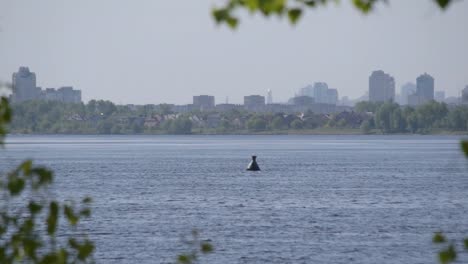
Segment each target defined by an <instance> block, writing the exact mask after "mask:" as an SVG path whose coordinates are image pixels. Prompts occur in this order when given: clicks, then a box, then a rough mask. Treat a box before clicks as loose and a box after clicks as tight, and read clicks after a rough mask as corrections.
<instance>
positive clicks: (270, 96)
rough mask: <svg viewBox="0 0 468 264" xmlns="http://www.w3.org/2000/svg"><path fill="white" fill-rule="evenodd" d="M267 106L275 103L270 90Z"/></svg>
mask: <svg viewBox="0 0 468 264" xmlns="http://www.w3.org/2000/svg"><path fill="white" fill-rule="evenodd" d="M266 103H267V104H272V103H273V93H272V91H271V90H270V89H268V91H267V102H266Z"/></svg>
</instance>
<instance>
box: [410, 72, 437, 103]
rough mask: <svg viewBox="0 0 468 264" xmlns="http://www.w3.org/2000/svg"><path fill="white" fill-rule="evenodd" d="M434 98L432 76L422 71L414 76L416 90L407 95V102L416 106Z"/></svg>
mask: <svg viewBox="0 0 468 264" xmlns="http://www.w3.org/2000/svg"><path fill="white" fill-rule="evenodd" d="M432 100H434V78H432V76H430V75H429V74H427V73H424V74H422V75H420V76H418V78H416V92H415V93H414V94H412V95H410V96H408V104H409V105H411V106H418V105H422V104H425V103H428V102H430V101H432Z"/></svg>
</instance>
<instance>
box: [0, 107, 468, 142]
mask: <svg viewBox="0 0 468 264" xmlns="http://www.w3.org/2000/svg"><path fill="white" fill-rule="evenodd" d="M12 108H13V113H14V115H13V117H14V118H13V120H12V123H11V124H10V127H9V132H10V133H11V134H336V135H338V134H467V133H468V105H454V106H452V105H447V104H445V103H439V102H436V101H431V102H429V103H427V104H424V105H421V106H418V107H410V106H400V105H398V104H396V103H393V102H385V103H371V102H359V103H357V104H356V105H355V107H354V109H353V110H352V111H343V112H340V113H331V114H321V113H314V112H312V111H306V112H303V113H258V112H257V113H255V112H248V111H240V110H230V111H225V112H215V111H209V112H201V111H193V112H189V113H174V112H171V111H170V108H169V107H167V105H141V106H129V105H116V104H114V103H112V102H110V101H103V100H99V101H96V100H91V101H90V102H88V103H87V104H84V103H78V104H73V103H61V102H50V101H49V102H47V101H27V102H22V103H17V104H13V105H12Z"/></svg>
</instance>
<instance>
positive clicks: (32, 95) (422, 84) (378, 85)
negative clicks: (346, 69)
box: [11, 67, 468, 113]
mask: <svg viewBox="0 0 468 264" xmlns="http://www.w3.org/2000/svg"><path fill="white" fill-rule="evenodd" d="M12 79H13V94H12V95H11V100H12V101H13V102H23V101H28V100H48V101H60V102H65V103H80V102H81V91H80V90H74V89H73V87H60V88H58V89H54V88H46V89H45V90H43V89H42V88H41V87H37V86H36V74H35V73H34V72H31V71H30V70H29V68H28V67H20V68H19V70H18V72H15V73H13V78H12ZM434 88H435V85H434V78H433V77H432V76H431V75H429V74H427V73H424V74H422V75H420V76H419V77H417V78H416V84H414V83H411V82H410V83H406V84H404V85H403V86H402V87H401V93H400V94H399V95H397V94H396V91H395V78H394V77H393V76H391V75H390V74H388V73H385V72H384V71H382V70H377V71H374V72H372V74H371V75H370V76H369V92H368V96H364V97H361V98H359V99H358V101H362V100H369V101H370V102H386V101H392V102H398V103H399V104H401V105H410V106H418V105H421V104H425V103H427V102H429V101H432V100H436V101H439V102H447V103H452V104H458V103H464V104H468V85H467V86H466V87H465V88H464V89H463V90H462V92H461V96H460V97H455V98H445V93H444V92H443V91H435V89H434ZM338 98H339V97H338V90H337V89H334V88H329V87H328V84H327V83H325V82H316V83H314V84H313V85H307V86H305V87H303V88H301V89H299V92H298V93H297V94H296V95H295V96H294V97H293V98H291V99H290V100H289V101H288V103H282V104H280V103H274V102H273V94H272V91H271V90H268V91H267V95H266V97H265V96H263V95H258V94H257V95H248V96H244V102H243V104H229V103H228V102H227V101H226V103H222V104H215V97H214V96H212V95H198V96H193V102H192V104H187V105H169V106H170V107H171V110H172V111H174V112H178V113H184V112H192V111H218V112H225V111H229V110H247V111H252V112H283V113H293V112H306V111H307V110H311V111H313V112H315V113H333V112H342V111H346V110H350V109H351V106H352V104H351V103H350V102H351V101H349V99H347V97H343V99H342V100H341V101H340V100H339V99H338Z"/></svg>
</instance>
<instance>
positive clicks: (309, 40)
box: [0, 0, 468, 104]
mask: <svg viewBox="0 0 468 264" xmlns="http://www.w3.org/2000/svg"><path fill="white" fill-rule="evenodd" d="M109 6H112V8H109ZM179 7H180V3H175V2H164V3H156V2H154V1H142V2H141V3H140V4H139V5H131V4H130V3H128V2H125V1H113V2H108V1H102V2H101V1H100V2H98V3H96V2H94V1H82V2H80V3H71V2H67V3H61V4H57V3H56V2H54V1H49V0H46V1H41V2H35V1H14V2H6V3H3V4H2V9H1V11H0V27H1V32H0V39H1V40H2V41H0V57H1V58H2V65H0V80H2V81H6V80H8V79H9V75H10V73H11V72H13V71H14V70H16V69H17V68H18V67H19V66H21V65H28V66H29V67H31V68H34V69H35V71H36V72H38V73H40V74H41V76H42V77H41V80H40V81H39V82H38V86H42V87H45V86H47V85H50V86H55V87H56V86H59V85H61V84H63V83H73V84H74V86H75V87H77V88H79V89H81V90H83V100H84V101H88V100H89V99H92V98H96V99H109V100H112V101H114V102H117V103H136V104H144V103H150V102H154V103H163V102H174V103H177V104H184V103H189V102H190V101H191V95H192V94H212V95H214V96H215V97H216V100H217V101H219V102H221V101H223V100H224V98H225V97H227V96H228V97H229V98H230V102H232V103H241V102H242V100H243V96H244V95H245V94H261V95H266V91H267V90H268V89H270V90H272V91H273V93H274V95H275V99H274V100H275V101H276V102H285V101H287V100H288V98H289V97H290V96H291V94H293V93H294V92H295V91H296V90H297V89H299V88H300V87H304V86H306V85H308V84H310V83H313V82H318V81H326V82H327V83H328V84H329V85H330V87H333V88H336V89H338V90H339V91H340V93H339V94H340V97H341V96H348V97H349V98H356V97H360V96H362V95H363V94H364V93H365V92H366V91H367V77H368V74H369V73H370V72H371V71H373V70H375V69H383V70H384V71H385V72H388V73H390V74H391V75H392V76H394V77H395V82H396V83H395V85H396V87H400V86H401V85H402V84H404V83H406V82H408V81H414V77H415V76H418V75H419V74H420V73H422V72H428V73H430V74H431V75H432V76H433V77H434V78H435V79H436V80H437V87H439V88H438V89H440V90H444V91H446V96H447V97H449V96H454V95H459V94H460V90H462V89H463V88H464V87H465V85H466V84H467V83H468V76H466V74H465V73H464V72H465V71H466V69H468V59H467V58H468V52H467V50H466V48H464V47H466V46H468V36H467V35H466V34H464V29H463V27H462V25H464V24H467V23H468V18H467V17H466V16H465V14H466V11H467V10H468V3H467V2H466V1H464V2H459V3H457V4H456V5H453V6H451V7H450V8H449V9H448V10H446V11H440V10H439V9H437V8H436V7H435V5H434V4H433V3H431V1H398V0H396V1H391V3H390V5H384V4H380V5H378V6H377V10H376V12H374V13H373V14H371V15H369V16H363V15H360V14H359V13H357V12H356V11H355V10H353V9H352V8H351V7H350V4H349V3H347V2H342V3H341V4H340V5H333V4H332V5H328V6H327V7H321V8H320V12H318V11H317V12H314V11H312V12H310V13H308V14H307V15H306V16H304V18H303V19H302V20H301V21H300V23H299V24H298V25H297V26H296V27H291V26H290V25H289V24H288V23H287V21H286V20H275V19H273V20H272V21H270V22H271V23H270V22H265V21H263V20H262V19H260V18H257V17H248V16H245V17H244V16H243V19H242V23H241V25H240V26H239V29H238V30H237V31H231V30H229V29H227V28H225V27H217V26H215V25H214V22H213V20H212V18H211V17H210V14H209V10H210V8H211V7H212V2H211V1H197V2H196V3H194V2H188V3H186V6H185V7H186V8H182V9H181V8H179ZM171 10H172V11H176V10H177V14H178V16H177V18H173V17H172V16H171V15H170V14H171V13H173V12H171ZM168 11H169V12H168ZM103 12H106V14H108V16H107V19H106V20H105V21H103V20H101V19H100V18H101V14H102V13H103ZM179 12H180V13H179ZM132 14H138V15H136V16H132V17H134V18H135V19H133V20H128V19H122V17H123V18H125V17H128V16H129V15H132ZM174 20H177V23H168V22H169V21H171V22H172V21H174ZM319 22H320V23H319ZM325 25H326V26H325ZM45 28H48V30H47V31H44V29H45ZM357 29H358V30H357ZM48 32H49V33H48ZM50 32H54V34H50ZM317 39H320V40H321V41H317ZM82 40H86V41H82ZM31 43H34V45H31ZM344 47H347V48H344ZM429 55H430V56H429ZM149 80H151V81H150V82H149Z"/></svg>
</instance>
